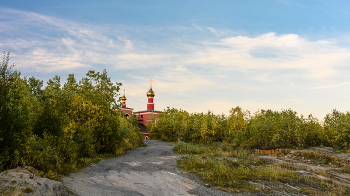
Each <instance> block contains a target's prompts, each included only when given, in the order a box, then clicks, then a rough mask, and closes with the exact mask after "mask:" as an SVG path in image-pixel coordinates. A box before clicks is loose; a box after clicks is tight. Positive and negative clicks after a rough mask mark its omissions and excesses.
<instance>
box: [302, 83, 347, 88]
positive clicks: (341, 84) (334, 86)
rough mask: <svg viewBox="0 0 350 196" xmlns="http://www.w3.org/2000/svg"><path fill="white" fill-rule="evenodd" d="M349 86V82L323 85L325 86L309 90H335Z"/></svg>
mask: <svg viewBox="0 0 350 196" xmlns="http://www.w3.org/2000/svg"><path fill="white" fill-rule="evenodd" d="M348 84H350V82H343V83H340V84H332V85H325V86H318V87H313V88H309V89H324V88H336V87H341V86H345V85H348Z"/></svg>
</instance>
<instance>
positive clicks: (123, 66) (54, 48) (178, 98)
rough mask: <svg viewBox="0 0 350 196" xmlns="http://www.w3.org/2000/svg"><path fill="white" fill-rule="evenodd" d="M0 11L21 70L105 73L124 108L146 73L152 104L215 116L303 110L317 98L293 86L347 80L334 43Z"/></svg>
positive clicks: (140, 90) (142, 87)
mask: <svg viewBox="0 0 350 196" xmlns="http://www.w3.org/2000/svg"><path fill="white" fill-rule="evenodd" d="M0 9H1V11H2V12H0V25H1V26H2V27H3V28H1V29H0V30H1V32H0V38H1V40H2V41H1V43H0V48H1V49H2V50H6V51H7V50H9V51H11V52H12V55H11V61H12V62H15V63H16V64H17V66H18V67H19V68H21V70H24V71H30V72H32V73H35V72H37V73H50V74H53V73H57V72H60V73H72V72H73V73H79V72H81V71H83V72H84V73H85V72H86V71H87V70H88V69H97V70H102V69H107V71H109V72H110V70H111V71H112V73H113V74H115V75H114V76H115V77H120V78H118V81H121V82H123V83H124V86H123V88H126V92H127V97H128V103H130V105H129V106H130V107H135V108H136V109H137V108H140V109H143V108H144V106H145V103H143V102H145V100H144V98H145V93H146V92H147V90H148V88H149V84H148V80H149V77H153V78H154V80H155V82H154V86H155V89H154V90H155V91H156V93H157V97H156V100H159V101H160V102H158V103H157V106H159V107H160V108H159V109H161V108H162V107H163V108H165V107H166V106H179V107H182V106H184V107H182V108H183V109H188V110H189V111H191V112H192V111H196V112H199V111H204V112H206V111H207V110H208V109H212V110H213V111H214V112H215V113H227V112H228V111H229V109H230V108H231V107H235V106H237V105H240V106H241V107H242V108H243V109H249V110H250V111H256V110H257V109H261V108H271V109H276V110H279V109H280V108H289V107H291V108H293V106H295V107H298V108H302V107H301V106H299V104H305V103H306V102H307V101H302V100H312V99H313V98H318V97H319V96H318V94H315V95H307V96H309V97H303V96H306V95H304V94H300V92H299V91H297V90H296V89H310V86H317V85H315V84H319V86H317V87H313V88H311V89H329V88H333V87H339V88H342V87H345V86H346V85H348V84H350V83H349V82H347V81H344V82H342V81H339V80H337V81H335V80H334V79H335V78H337V79H341V78H348V76H347V75H346V74H347V73H348V72H349V71H348V63H349V59H350V49H348V48H347V47H344V46H341V45H339V44H338V43H341V41H340V40H332V41H330V40H316V41H312V40H308V39H306V38H303V37H300V36H299V35H296V34H282V35H278V34H276V33H272V32H270V33H266V34H262V35H259V36H255V37H251V36H242V35H237V31H236V32H234V31H230V30H220V29H215V28H212V27H200V26H198V25H195V24H193V25H192V26H191V27H163V28H151V27H137V26H136V27H134V26H133V27H121V26H109V27H106V26H96V25H90V24H82V23H75V22H72V21H66V20H62V19H58V18H54V17H50V16H43V15H40V14H36V13H32V12H24V11H18V10H11V9H3V8H0ZM1 18H6V20H1ZM213 34H215V36H214V35H213ZM12 57H14V59H12ZM344 70H345V71H344ZM325 80H326V81H327V84H335V85H327V84H325ZM158 92H159V93H158ZM271 94H273V96H272V95H271ZM344 97H345V98H346V97H349V98H350V95H346V96H344ZM262 99H265V100H262ZM269 99H271V101H270V100H269ZM259 100H260V101H259ZM266 100H269V101H266ZM286 100H289V101H286ZM212 106H213V107H212ZM310 113H311V112H310Z"/></svg>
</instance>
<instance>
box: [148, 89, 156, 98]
mask: <svg viewBox="0 0 350 196" xmlns="http://www.w3.org/2000/svg"><path fill="white" fill-rule="evenodd" d="M146 95H147V97H154V96H156V94H155V93H154V91H153V90H152V87H151V88H150V89H149V91H148V92H147V94H146Z"/></svg>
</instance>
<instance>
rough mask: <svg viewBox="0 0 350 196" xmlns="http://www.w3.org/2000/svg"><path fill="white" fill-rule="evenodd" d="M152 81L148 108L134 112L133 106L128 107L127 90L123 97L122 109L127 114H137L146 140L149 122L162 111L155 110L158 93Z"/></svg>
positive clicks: (148, 94)
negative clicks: (155, 91)
mask: <svg viewBox="0 0 350 196" xmlns="http://www.w3.org/2000/svg"><path fill="white" fill-rule="evenodd" d="M150 81H151V86H150V89H149V90H148V92H147V93H146V95H147V100H148V102H147V110H142V111H138V112H133V108H128V107H126V100H127V99H126V97H125V92H124V96H123V97H122V98H121V100H122V108H121V109H122V110H123V111H124V112H125V115H126V116H127V117H128V116H131V115H135V117H136V118H137V119H138V121H139V127H140V131H141V133H142V135H143V137H144V139H145V140H147V139H149V133H148V130H147V125H148V123H150V122H152V121H154V120H157V119H158V115H159V113H160V111H156V110H154V96H155V95H156V94H155V93H154V91H153V89H152V79H151V80H150Z"/></svg>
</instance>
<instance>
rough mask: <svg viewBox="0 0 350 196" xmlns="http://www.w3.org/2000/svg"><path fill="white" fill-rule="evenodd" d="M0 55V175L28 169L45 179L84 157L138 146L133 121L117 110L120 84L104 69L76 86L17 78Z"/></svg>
mask: <svg viewBox="0 0 350 196" xmlns="http://www.w3.org/2000/svg"><path fill="white" fill-rule="evenodd" d="M13 66H14V65H11V66H10V65H9V54H4V58H3V62H2V64H1V66H0V91H1V93H0V141H1V142H0V170H3V169H5V168H8V167H14V166H17V165H31V166H34V167H36V168H38V169H40V170H42V171H44V172H45V173H46V174H47V175H48V176H51V177H57V174H60V173H61V174H62V173H65V172H66V171H68V170H72V169H74V167H75V166H79V162H80V160H82V158H85V157H94V156H96V155H98V154H114V155H119V154H121V153H123V152H125V151H126V150H128V149H131V148H134V147H137V146H139V145H141V144H142V136H141V134H140V133H139V129H138V126H137V121H135V120H134V119H130V120H129V119H126V118H125V117H124V115H123V114H122V113H121V111H119V110H118V106H119V104H118V101H117V100H118V99H116V96H118V95H119V94H118V91H119V90H120V85H121V83H116V84H113V83H112V82H111V80H110V78H109V77H108V75H107V72H106V71H105V70H104V71H103V72H102V73H99V72H94V71H89V72H88V74H87V77H85V78H82V80H81V81H79V82H77V81H76V79H75V78H74V75H73V74H70V75H69V76H68V78H67V81H66V83H64V84H63V85H61V78H60V77H59V76H55V77H54V78H52V79H50V80H49V81H48V82H47V86H46V87H45V88H44V89H42V87H43V82H42V81H40V80H38V79H36V78H34V77H31V78H29V79H26V78H21V76H20V73H19V72H17V71H14V70H12V68H13Z"/></svg>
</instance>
